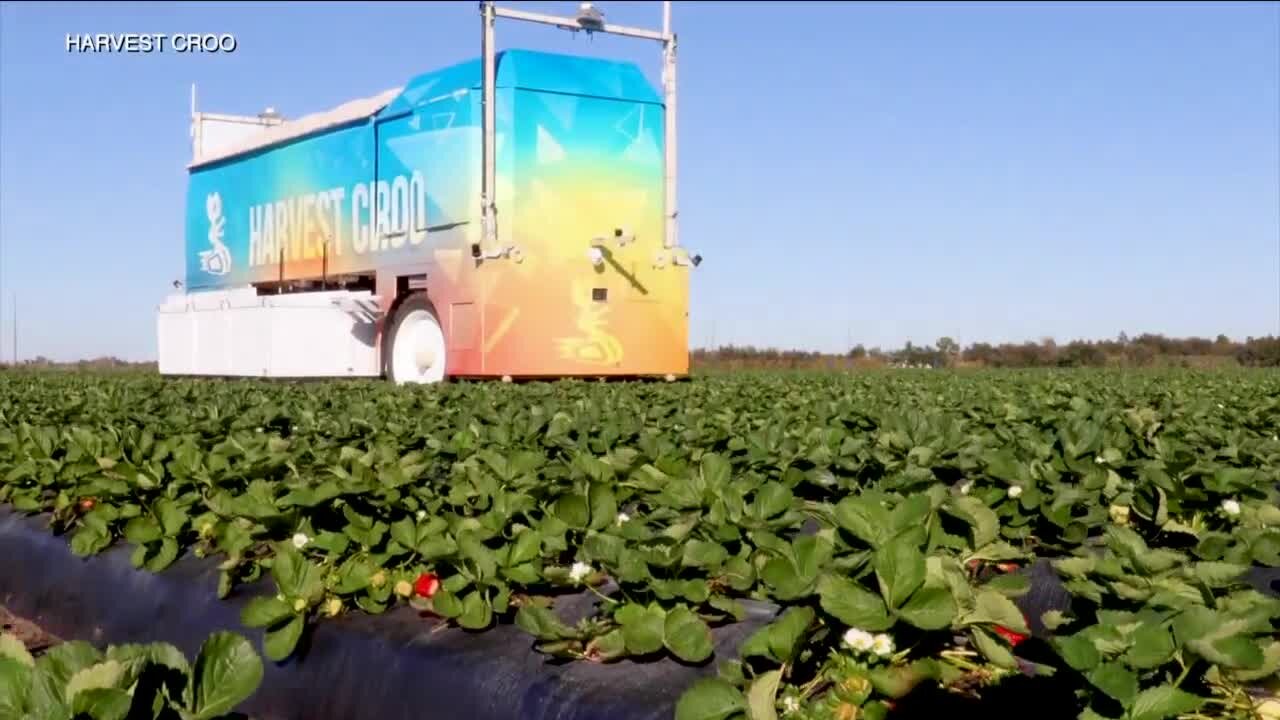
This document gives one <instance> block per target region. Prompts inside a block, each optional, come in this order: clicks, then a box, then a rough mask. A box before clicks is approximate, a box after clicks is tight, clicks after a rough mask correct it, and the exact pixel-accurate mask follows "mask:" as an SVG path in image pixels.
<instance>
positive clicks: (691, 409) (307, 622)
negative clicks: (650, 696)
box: [0, 371, 1280, 720]
mask: <svg viewBox="0 0 1280 720" xmlns="http://www.w3.org/2000/svg"><path fill="white" fill-rule="evenodd" d="M1277 433H1280V375H1278V374H1276V373H1270V372H1222V373H1193V372H1189V371H1163V372H1150V373H1136V372H1135V373H1118V372H1104V371H1097V372H1093V371H1072V372H1061V373H1058V372H1047V371H1046V372H1013V371H1009V372H1001V373H974V374H962V373H928V372H921V373H913V372H894V373H871V374H855V375H804V376H801V375H728V376H722V377H715V378H699V379H696V380H694V381H692V382H688V383H673V384H665V383H656V384H621V383H619V384H613V383H609V384H606V383H587V382H560V383H542V384H528V385H506V384H504V385H498V384H452V385H445V386H437V387H429V388H421V389H412V390H406V389H402V388H394V387H391V386H388V385H386V384H382V383H372V382H343V383H324V384H315V383H304V384H279V383H275V384H272V383H259V382H254V381H237V382H221V381H172V380H162V379H160V378H155V377H151V376H132V377H130V376H123V377H95V376H90V375H76V374H47V375H37V374H31V375H19V374H9V375H5V376H0V505H3V506H6V507H8V508H10V509H11V510H13V511H17V512H20V513H24V514H30V515H33V516H39V517H42V518H47V520H48V525H49V528H48V531H49V532H50V533H53V534H57V535H59V536H61V537H64V538H65V542H66V543H67V546H68V547H69V551H70V552H72V553H74V554H76V555H80V556H86V557H89V556H95V555H97V554H99V553H102V552H103V551H105V550H107V549H108V548H110V547H113V546H117V545H120V544H124V545H126V546H128V547H130V548H131V549H132V550H131V552H132V560H133V563H134V565H135V566H136V567H138V568H140V569H143V570H145V571H147V572H151V573H164V572H165V571H166V568H168V567H169V566H170V565H171V564H173V563H174V562H175V561H176V560H177V559H178V558H179V557H181V556H184V555H195V556H198V557H203V558H209V559H210V560H211V561H212V562H215V563H217V567H218V570H219V573H220V575H219V578H220V582H219V587H218V593H219V595H221V596H229V595H232V594H234V593H235V592H236V590H237V588H240V587H242V586H244V585H246V584H249V583H254V582H257V581H259V580H261V579H262V578H269V579H271V581H272V582H273V583H274V590H275V592H274V593H268V594H264V595H260V596H258V597H255V598H254V599H253V600H252V601H251V602H249V603H248V604H246V605H245V606H244V610H243V613H242V614H241V616H240V619H241V621H242V625H243V632H244V633H245V635H246V636H250V635H251V634H254V633H260V637H261V638H262V642H261V644H260V646H259V648H258V649H259V650H260V651H261V652H262V654H263V655H264V656H265V657H266V658H267V659H269V660H270V661H277V662H285V663H288V662H294V661H296V659H297V657H298V655H299V654H302V653H304V652H305V643H304V642H303V639H304V637H306V635H307V633H308V632H310V631H311V629H312V628H314V627H316V626H317V625H319V624H323V623H326V622H330V621H332V619H333V618H335V617H338V616H342V615H346V614H352V613H355V614H364V615H369V614H372V615H379V614H383V613H385V612H387V611H388V610H391V609H394V608H397V607H398V606H404V605H408V606H411V607H413V608H416V609H417V610H419V611H421V614H422V616H423V617H431V616H435V617H439V618H444V619H446V620H447V621H448V622H449V623H451V624H453V625H456V626H458V627H461V628H464V629H467V630H470V631H475V632H481V631H486V630H492V629H493V628H496V627H498V626H501V625H508V626H509V625H511V624H514V625H515V626H517V627H519V628H520V629H521V630H523V631H524V633H525V635H526V639H527V643H528V644H529V645H530V646H532V647H534V648H536V650H537V651H538V652H539V653H542V654H543V656H544V657H545V658H546V660H547V662H549V663H550V662H552V660H553V659H557V660H560V661H567V662H581V663H602V664H609V665H613V666H617V668H618V670H619V672H623V673H625V672H627V670H626V667H627V666H628V665H634V664H639V663H644V662H648V661H650V660H653V659H655V658H662V657H666V658H670V659H674V660H676V661H678V662H680V663H682V664H683V665H685V666H687V667H689V668H693V669H697V670H699V671H700V672H692V671H691V674H690V675H689V676H688V677H689V680H688V683H687V685H686V687H684V688H683V689H682V694H681V695H680V697H679V700H678V702H677V703H675V704H674V707H672V708H671V709H670V712H671V714H673V715H674V716H675V717H676V718H678V720H724V719H727V718H751V719H752V720H773V719H775V718H791V719H795V720H818V719H819V718H822V719H827V718H830V719H833V720H834V719H838V720H856V719H862V718H870V719H873V720H874V719H876V718H885V717H894V716H896V715H897V714H902V713H905V712H907V709H909V708H910V707H911V703H912V698H913V697H918V696H920V695H921V694H922V693H926V692H933V693H946V694H951V695H955V696H961V697H965V698H968V699H970V700H972V701H973V702H976V703H977V705H975V707H978V708H981V707H982V706H983V705H982V704H983V703H984V702H989V701H990V702H995V700H993V699H992V698H996V697H998V696H999V693H1000V692H1001V688H1002V687H1007V686H1010V685H1015V684H1022V685H1027V684H1028V683H1030V684H1031V686H1032V687H1039V685H1036V684H1037V683H1042V684H1043V687H1045V688H1049V687H1052V688H1055V689H1056V690H1055V691H1056V692H1060V693H1061V694H1060V695H1059V696H1058V697H1061V698H1064V700H1063V702H1062V704H1061V706H1060V707H1054V708H1051V709H1050V711H1051V712H1059V711H1062V712H1063V713H1064V714H1065V716H1068V717H1079V718H1082V719H1083V720H1096V719H1100V718H1113V719H1116V720H1119V719H1121V718H1124V719H1125V720H1161V719H1163V718H1242V719H1243V718H1255V717H1260V716H1262V715H1263V714H1264V713H1267V712H1271V713H1275V710H1274V709H1273V708H1274V707H1275V705H1276V702H1277V701H1276V700H1274V699H1270V700H1269V699H1268V698H1274V697H1275V696H1276V693H1277V692H1278V691H1280V687H1278V686H1277V673H1278V672H1280V641H1278V640H1277V635H1278V629H1280V599H1277V594H1276V591H1275V587H1274V585H1272V584H1271V583H1273V582H1274V578H1275V577H1276V573H1275V572H1274V570H1273V569H1274V568H1277V567H1280V436H1278V435H1277ZM4 572H5V570H4V569H3V567H0V575H2V574H3V573H4ZM1046 588H1049V589H1051V590H1052V592H1050V591H1049V590H1046ZM583 593H589V594H590V596H591V597H592V599H594V601H595V602H594V604H593V605H592V608H593V609H592V611H591V612H589V613H588V615H587V617H585V618H581V619H573V620H569V619H566V618H565V616H564V615H563V613H561V612H559V610H560V607H561V604H562V603H563V602H564V600H565V599H566V598H569V597H575V596H580V595H581V594H583ZM1049 595H1052V596H1053V597H1052V599H1051V600H1046V599H1045V598H1046V597H1048V596H1049ZM121 602H127V599H123V598H122V599H121ZM748 606H751V607H766V608H769V612H770V613H771V614H770V621H769V622H768V623H767V624H765V625H763V626H762V627H760V628H759V629H757V630H755V631H753V632H752V633H750V634H748V635H747V637H746V638H745V640H744V641H743V642H741V643H740V644H739V645H738V647H737V648H736V649H735V651H734V652H732V653H723V652H721V653H717V652H716V646H715V645H713V642H712V637H713V636H712V628H719V627H722V626H725V625H731V624H734V623H737V622H739V621H741V620H742V619H743V618H744V617H745V616H746V614H747V609H746V608H747V607H748ZM424 622H425V621H424ZM256 636H257V635H255V637H256ZM223 642H229V641H228V640H225V639H224V640H223ZM4 647H5V646H4V644H3V643H0V693H3V692H4V688H5V687H7V686H6V684H5V683H4V682H3V679H4V677H3V675H4V673H5V672H9V670H8V669H11V668H12V667H13V666H14V665H13V663H10V664H5V653H4V652H3V650H4ZM15 672H16V671H15ZM117 680H119V679H118V678H117ZM192 682H195V681H192ZM117 689H118V690H120V691H127V690H128V689H129V686H127V685H126V686H124V687H118V688H117ZM316 692H322V690H320V689H317V690H316ZM13 702H14V703H17V702H18V701H13ZM22 702H27V703H28V704H27V705H25V706H24V705H21V704H17V705H16V706H17V707H20V708H21V707H25V708H26V709H27V711H29V712H32V713H35V712H41V711H42V710H41V709H40V708H32V706H31V705H30V702H31V700H30V698H27V699H26V700H22ZM1268 703H1270V704H1268ZM4 704H5V698H3V697H0V707H3V706H4ZM177 705H179V706H183V707H187V706H184V705H182V703H177ZM1268 708H1272V709H1268ZM90 716H93V717H97V716H96V715H92V713H90ZM1272 716H1273V717H1274V715H1272ZM67 717H70V715H67Z"/></svg>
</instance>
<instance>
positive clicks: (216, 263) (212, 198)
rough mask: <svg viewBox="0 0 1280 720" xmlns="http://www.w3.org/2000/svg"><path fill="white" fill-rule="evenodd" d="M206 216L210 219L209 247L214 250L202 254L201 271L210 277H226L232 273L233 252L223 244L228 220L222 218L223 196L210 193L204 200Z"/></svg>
mask: <svg viewBox="0 0 1280 720" xmlns="http://www.w3.org/2000/svg"><path fill="white" fill-rule="evenodd" d="M204 209H205V214H206V215H208V217H209V245H210V247H212V248H213V249H212V250H205V251H203V252H201V253H200V269H201V270H204V271H205V272H207V273H209V274H210V275H226V274H227V273H229V272H231V250H230V249H228V248H227V246H226V245H224V244H223V242H222V232H223V230H224V229H225V228H226V226H227V219H226V218H224V217H222V196H221V195H219V194H218V193H209V197H207V198H205V199H204Z"/></svg>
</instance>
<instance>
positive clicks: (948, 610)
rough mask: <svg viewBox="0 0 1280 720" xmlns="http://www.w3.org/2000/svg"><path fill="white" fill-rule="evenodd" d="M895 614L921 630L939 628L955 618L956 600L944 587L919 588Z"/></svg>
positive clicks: (948, 624)
mask: <svg viewBox="0 0 1280 720" xmlns="http://www.w3.org/2000/svg"><path fill="white" fill-rule="evenodd" d="M897 614H898V616H899V617H901V618H902V619H903V620H906V621H907V622H909V623H911V624H912V625H915V626H916V627H918V628H920V629H921V630H941V629H943V628H946V627H950V626H951V622H952V621H953V620H955V618H956V602H955V599H954V598H952V596H951V592H950V591H949V590H947V589H946V588H940V587H933V588H931V587H926V588H921V589H920V590H919V591H918V592H916V593H915V594H914V595H912V596H911V599H910V600H908V601H907V604H906V605H903V606H902V607H901V608H899V609H898V611H897Z"/></svg>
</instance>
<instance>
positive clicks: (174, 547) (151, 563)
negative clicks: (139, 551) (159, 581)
mask: <svg viewBox="0 0 1280 720" xmlns="http://www.w3.org/2000/svg"><path fill="white" fill-rule="evenodd" d="M177 559H178V541H177V540H174V539H173V538H171V537H166V538H163V539H162V540H161V541H160V542H159V543H157V544H156V546H155V554H154V555H150V556H149V557H148V558H147V560H146V562H145V563H143V567H144V568H146V570H147V571H148V572H153V573H158V572H161V571H162V570H164V569H165V568H167V567H169V566H170V565H172V564H173V561H174V560H177Z"/></svg>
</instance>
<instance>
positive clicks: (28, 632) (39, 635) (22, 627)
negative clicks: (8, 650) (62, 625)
mask: <svg viewBox="0 0 1280 720" xmlns="http://www.w3.org/2000/svg"><path fill="white" fill-rule="evenodd" d="M0 632H5V633H9V634H10V635H14V636H16V637H17V638H18V639H19V640H21V641H22V644H23V645H26V646H27V651H28V652H30V653H31V654H32V655H34V656H35V657H40V656H41V655H43V654H44V653H45V652H48V650H49V648H51V647H53V646H55V645H57V644H58V643H60V642H62V640H61V639H59V638H57V637H54V636H53V635H50V634H49V633H47V632H45V631H44V630H41V629H40V627H39V626H38V625H36V624H35V623H33V622H31V621H30V620H27V619H25V618H20V617H18V616H17V615H14V614H13V613H11V612H9V610H8V609H7V608H5V607H3V606H0Z"/></svg>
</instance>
